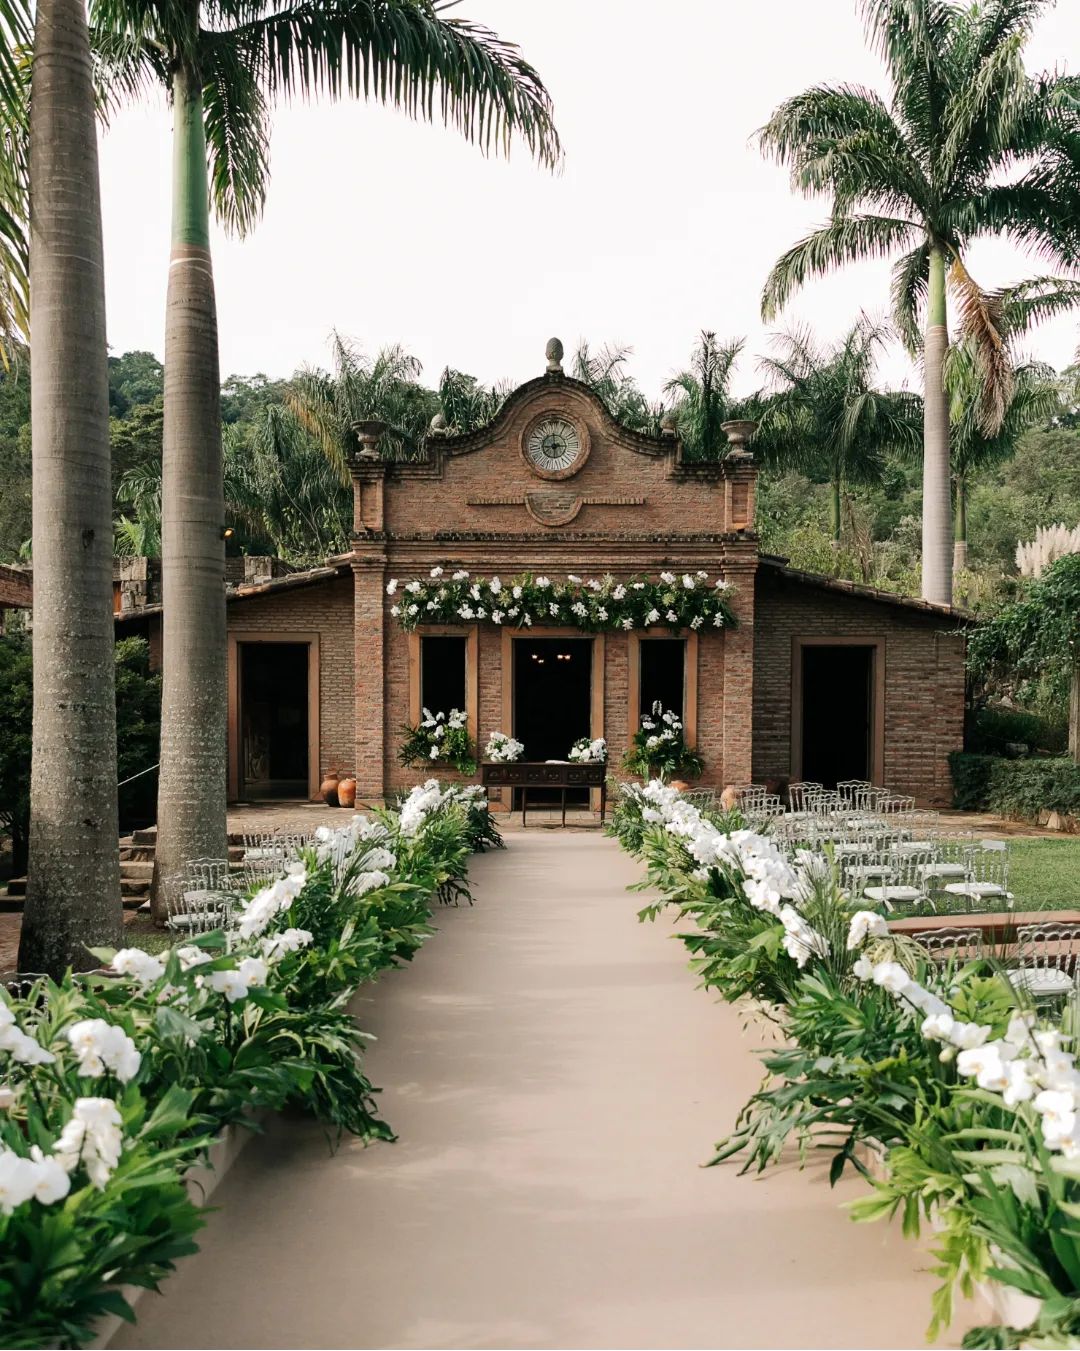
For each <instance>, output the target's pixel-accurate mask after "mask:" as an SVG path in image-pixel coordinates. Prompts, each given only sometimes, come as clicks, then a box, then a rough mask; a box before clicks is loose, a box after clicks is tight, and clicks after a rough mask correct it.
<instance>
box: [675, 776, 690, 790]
mask: <svg viewBox="0 0 1080 1351" xmlns="http://www.w3.org/2000/svg"><path fill="white" fill-rule="evenodd" d="M671 787H672V788H677V789H678V790H679V792H680V793H685V792H686V790H687V789H688V788H689V787H690V785H689V784H688V783H687V782H686V780H685V779H672V780H671Z"/></svg>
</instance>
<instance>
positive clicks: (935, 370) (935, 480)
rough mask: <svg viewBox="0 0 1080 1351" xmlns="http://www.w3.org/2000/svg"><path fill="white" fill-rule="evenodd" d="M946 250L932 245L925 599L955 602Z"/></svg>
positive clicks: (926, 367) (926, 362)
mask: <svg viewBox="0 0 1080 1351" xmlns="http://www.w3.org/2000/svg"><path fill="white" fill-rule="evenodd" d="M948 345H949V334H948V329H947V327H946V313H945V253H944V251H943V249H942V248H941V246H940V245H938V244H932V245H931V247H930V277H929V286H928V290H927V305H926V336H925V340H924V343H923V380H924V389H923V521H922V527H923V528H922V555H923V557H922V594H923V600H931V601H936V602H937V603H938V604H940V605H951V604H952V561H953V560H952V552H953V551H952V491H951V487H952V484H951V472H950V471H951V466H950V464H949V400H948V396H947V395H946V393H945V380H944V367H945V352H946V350H947V348H948Z"/></svg>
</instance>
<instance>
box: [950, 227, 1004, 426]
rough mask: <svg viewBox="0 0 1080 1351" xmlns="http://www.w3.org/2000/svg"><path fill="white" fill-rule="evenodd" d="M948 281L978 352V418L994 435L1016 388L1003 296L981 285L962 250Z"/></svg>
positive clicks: (965, 330)
mask: <svg viewBox="0 0 1080 1351" xmlns="http://www.w3.org/2000/svg"><path fill="white" fill-rule="evenodd" d="M949 284H950V285H951V286H952V288H953V291H954V292H955V294H956V295H957V297H958V300H959V310H960V331H961V333H962V334H963V337H964V339H965V341H967V342H969V343H970V344H971V346H972V349H973V350H974V351H975V353H976V354H977V356H978V361H979V366H980V369H981V372H982V388H981V392H980V396H979V405H978V406H979V419H980V422H981V423H982V426H983V428H984V430H985V431H986V432H987V434H988V435H991V436H992V435H994V434H995V433H996V432H997V431H998V430H999V429H1000V427H1001V424H1002V421H1003V420H1004V417H1005V411H1006V409H1007V408H1008V406H1009V401H1010V400H1011V398H1012V392H1013V370H1012V361H1011V359H1010V356H1009V349H1008V344H1007V342H1006V339H1005V331H1004V330H1005V324H1004V319H1003V315H1002V305H1001V299H1000V297H999V296H997V295H994V294H991V293H989V292H986V291H984V290H983V289H982V287H981V286H979V285H978V283H977V282H976V281H975V280H974V278H973V277H972V276H971V274H970V273H969V272H968V270H967V268H966V267H965V266H964V263H963V260H962V259H961V257H960V255H959V254H956V255H954V257H953V260H952V266H951V267H950V269H949Z"/></svg>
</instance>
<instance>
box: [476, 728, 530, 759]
mask: <svg viewBox="0 0 1080 1351" xmlns="http://www.w3.org/2000/svg"><path fill="white" fill-rule="evenodd" d="M524 754H525V747H524V745H523V744H522V742H520V741H515V740H514V738H513V737H512V736H507V735H506V733H505V732H492V734H491V735H490V736H489V737H488V740H487V745H486V746H485V747H484V759H485V760H492V761H494V762H495V764H504V765H509V764H513V762H514V761H515V760H520V759H521V757H522V756H523V755H524Z"/></svg>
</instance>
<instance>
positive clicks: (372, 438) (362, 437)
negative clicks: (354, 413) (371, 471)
mask: <svg viewBox="0 0 1080 1351" xmlns="http://www.w3.org/2000/svg"><path fill="white" fill-rule="evenodd" d="M386 426H387V424H386V423H385V422H383V421H382V419H381V418H362V419H361V420H360V421H359V422H354V423H353V431H354V432H355V433H356V439H357V440H358V441H359V442H360V458H361V459H362V460H377V459H378V458H379V438H380V437H381V436H382V434H383V432H385V431H386Z"/></svg>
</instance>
